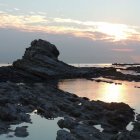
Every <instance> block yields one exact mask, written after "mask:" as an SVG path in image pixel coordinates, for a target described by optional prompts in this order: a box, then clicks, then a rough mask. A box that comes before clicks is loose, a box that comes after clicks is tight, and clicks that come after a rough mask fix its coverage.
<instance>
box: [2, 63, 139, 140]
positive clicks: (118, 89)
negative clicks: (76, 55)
mask: <svg viewBox="0 0 140 140" xmlns="http://www.w3.org/2000/svg"><path fill="white" fill-rule="evenodd" d="M6 65H9V64H0V66H6ZM71 65H74V66H77V67H111V66H112V65H111V64H71ZM113 67H117V68H118V69H117V70H118V71H121V72H123V73H124V74H134V75H138V76H139V75H140V74H139V73H135V72H134V71H127V70H123V71H122V70H120V69H119V68H122V66H121V67H119V66H113ZM126 67H127V66H125V67H123V68H126ZM99 79H102V80H104V81H113V82H114V83H106V82H95V81H91V80H86V79H67V80H60V81H59V83H58V87H59V88H60V89H61V90H64V91H67V92H70V93H75V94H76V95H78V96H80V97H88V98H89V99H90V100H102V101H105V102H124V103H127V104H129V105H130V106H131V107H132V108H134V109H135V112H137V113H140V88H137V87H140V82H127V81H120V80H110V79H104V78H102V77H100V78H99ZM115 83H121V85H120V84H115ZM59 119H61V118H56V119H54V120H47V119H44V118H42V117H40V116H38V115H36V114H32V115H31V120H32V122H33V123H32V124H27V123H23V124H20V126H23V125H24V126H25V125H26V126H28V132H29V136H28V137H26V138H17V137H15V136H14V137H12V138H8V136H9V135H12V134H4V135H1V136H0V140H7V139H11V140H20V139H24V140H39V139H40V140H46V139H47V140H55V138H56V135H57V131H58V130H60V128H59V127H58V125H57V122H58V120H59ZM16 126H17V125H16ZM16 126H11V128H15V127H16Z"/></svg>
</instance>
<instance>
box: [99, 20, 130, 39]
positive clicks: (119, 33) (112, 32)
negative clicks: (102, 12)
mask: <svg viewBox="0 0 140 140" xmlns="http://www.w3.org/2000/svg"><path fill="white" fill-rule="evenodd" d="M98 31H100V32H102V33H105V34H107V35H109V36H111V37H113V38H114V40H115V41H118V40H124V39H127V37H128V34H127V32H128V27H127V26H126V25H121V24H111V23H102V24H99V26H98Z"/></svg>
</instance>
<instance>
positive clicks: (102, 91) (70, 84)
mask: <svg viewBox="0 0 140 140" xmlns="http://www.w3.org/2000/svg"><path fill="white" fill-rule="evenodd" d="M74 66H78V67H84V66H86V67H91V66H95V67H110V66H112V65H111V64H74ZM113 67H117V68H118V69H119V68H122V67H118V66H113ZM123 68H125V67H123ZM121 72H122V71H121ZM123 73H124V74H134V75H138V76H139V73H138V74H137V73H135V72H132V71H131V72H130V71H123ZM100 79H102V80H106V81H107V80H109V79H104V78H100ZM109 81H113V82H114V83H112V84H110V83H105V82H100V83H98V82H95V81H90V80H86V79H70V80H63V81H60V82H59V88H60V89H62V90H64V91H68V92H71V93H75V94H77V95H78V96H80V97H88V98H89V99H90V100H101V101H105V102H124V103H127V104H129V105H130V106H131V107H132V108H134V109H135V110H136V112H138V113H140V88H136V87H140V82H126V81H120V80H109ZM115 83H122V85H117V84H115Z"/></svg>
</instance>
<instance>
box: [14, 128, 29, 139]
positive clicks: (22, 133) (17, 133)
mask: <svg viewBox="0 0 140 140" xmlns="http://www.w3.org/2000/svg"><path fill="white" fill-rule="evenodd" d="M28 135H29V133H28V132H27V126H22V127H16V129H15V136H17V137H27V136H28Z"/></svg>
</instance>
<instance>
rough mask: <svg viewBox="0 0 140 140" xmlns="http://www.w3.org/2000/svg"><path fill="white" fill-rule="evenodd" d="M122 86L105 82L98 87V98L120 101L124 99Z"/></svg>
mask: <svg viewBox="0 0 140 140" xmlns="http://www.w3.org/2000/svg"><path fill="white" fill-rule="evenodd" d="M124 88H125V87H124V86H121V85H115V84H105V85H103V86H102V88H100V89H99V93H100V94H101V95H100V96H101V97H100V99H101V100H103V101H106V102H120V101H122V100H123V99H124V97H123V92H124Z"/></svg>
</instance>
